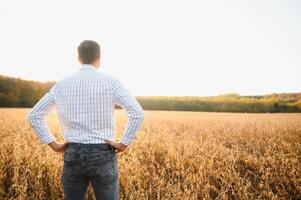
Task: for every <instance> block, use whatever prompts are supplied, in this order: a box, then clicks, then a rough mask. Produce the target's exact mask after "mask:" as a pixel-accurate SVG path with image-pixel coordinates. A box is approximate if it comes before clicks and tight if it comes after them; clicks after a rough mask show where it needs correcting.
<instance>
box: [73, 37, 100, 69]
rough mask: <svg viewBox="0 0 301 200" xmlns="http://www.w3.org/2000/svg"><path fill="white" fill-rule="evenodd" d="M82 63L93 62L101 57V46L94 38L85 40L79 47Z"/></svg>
mask: <svg viewBox="0 0 301 200" xmlns="http://www.w3.org/2000/svg"><path fill="white" fill-rule="evenodd" d="M77 52H78V57H79V58H80V60H81V61H82V64H91V63H93V62H94V61H95V60H96V59H97V58H99V57H100V46H99V44H98V43H97V42H94V41H92V40H84V41H82V42H81V43H80V45H79V46H78V48H77Z"/></svg>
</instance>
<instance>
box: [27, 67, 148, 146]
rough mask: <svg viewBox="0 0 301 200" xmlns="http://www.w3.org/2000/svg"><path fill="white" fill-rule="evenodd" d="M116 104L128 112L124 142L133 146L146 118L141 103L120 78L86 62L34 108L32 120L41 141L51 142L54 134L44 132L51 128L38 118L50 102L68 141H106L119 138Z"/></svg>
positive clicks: (49, 106)
mask: <svg viewBox="0 0 301 200" xmlns="http://www.w3.org/2000/svg"><path fill="white" fill-rule="evenodd" d="M115 104H117V105H120V106H121V107H122V108H124V109H125V110H126V112H127V114H128V117H129V120H128V126H127V128H126V130H125V131H124V134H123V138H122V140H121V143H123V144H125V145H129V144H130V143H131V142H132V141H133V140H134V138H135V134H136V132H137V131H138V129H139V128H140V126H141V124H142V121H143V110H142V108H141V106H140V104H139V103H138V102H137V101H136V99H135V98H134V97H133V96H132V95H131V94H130V93H129V91H128V90H127V89H126V88H125V87H124V86H123V84H122V83H121V82H120V81H119V80H118V79H116V78H115V77H113V76H110V75H107V74H105V73H101V72H99V71H98V70H97V69H96V68H94V67H93V66H92V65H90V64H83V65H81V68H80V70H78V71H77V72H76V73H74V74H72V75H70V76H68V77H66V78H64V79H62V80H60V81H59V82H58V83H57V84H55V85H54V86H53V87H52V88H51V89H50V90H49V92H48V93H47V94H46V95H45V96H44V97H43V98H42V99H41V100H40V102H38V103H37V104H36V105H35V106H34V107H33V109H32V111H31V113H30V114H29V120H30V121H31V124H32V127H33V128H34V129H35V130H36V132H37V134H38V136H39V138H40V140H41V142H42V143H49V142H50V141H51V140H53V137H51V135H50V133H49V134H45V132H43V130H47V127H43V126H41V125H42V124H41V123H35V121H36V120H37V119H42V116H44V115H45V114H46V113H45V106H46V105H47V109H46V111H47V112H48V111H50V110H51V109H52V108H53V107H54V106H55V107H56V109H57V112H58V116H59V120H60V123H61V128H62V132H63V134H64V137H65V139H66V140H67V141H68V142H78V143H105V142H106V141H105V140H110V141H115V119H114V108H115ZM36 122H37V121H36Z"/></svg>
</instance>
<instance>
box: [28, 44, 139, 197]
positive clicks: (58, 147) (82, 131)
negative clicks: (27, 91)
mask: <svg viewBox="0 0 301 200" xmlns="http://www.w3.org/2000/svg"><path fill="white" fill-rule="evenodd" d="M78 60H79V62H80V63H81V68H80V69H79V70H78V71H77V72H76V73H74V74H72V75H70V76H68V77H65V78H64V79H62V80H60V81H59V82H57V83H56V84H55V85H54V86H53V87H52V88H50V90H49V91H48V92H47V93H46V94H45V95H44V96H43V97H42V98H41V99H40V100H39V101H38V102H37V103H36V104H35V105H34V107H33V108H32V110H31V112H29V114H28V122H29V123H30V125H31V127H32V128H33V129H34V131H35V133H36V134H37V136H38V137H39V139H40V142H41V143H42V144H48V145H49V146H50V147H51V148H52V149H53V150H54V151H56V152H64V165H63V170H62V176H61V180H62V183H63V189H64V200H74V199H78V200H84V199H85V196H86V192H87V187H88V185H89V182H91V183H92V187H93V190H94V193H95V197H96V199H97V200H100V199H101V200H109V199H110V200H118V199H119V173H118V162H117V155H116V154H117V153H118V152H123V151H125V150H126V149H127V148H128V146H129V145H130V144H131V143H132V142H133V140H134V139H135V136H136V134H137V131H138V130H139V128H140V127H141V125H142V122H143V119H144V113H143V110H142V108H141V106H140V104H139V103H138V102H137V100H136V99H135V98H134V97H133V96H132V95H131V94H130V92H129V91H128V90H127V89H126V88H125V87H124V85H123V84H122V83H121V82H120V81H119V80H118V79H117V78H115V77H113V76H110V75H107V74H104V73H101V72H99V71H98V70H97V69H98V68H99V66H100V46H99V44H98V43H97V42H95V41H92V40H85V41H83V42H81V44H80V45H79V46H78ZM115 104H117V105H119V106H121V107H122V108H123V109H125V110H126V112H127V116H128V122H127V126H126V128H125V130H124V133H123V136H122V139H121V141H120V142H115V119H114V108H115ZM54 108H56V109H57V113H58V116H59V120H60V125H61V128H62V132H63V134H64V137H65V142H64V143H58V142H57V141H56V140H55V138H54V136H53V135H52V134H51V132H50V130H49V128H48V126H47V124H46V120H45V116H46V115H47V114H48V113H49V112H50V111H51V110H52V109H54ZM116 150H117V151H116Z"/></svg>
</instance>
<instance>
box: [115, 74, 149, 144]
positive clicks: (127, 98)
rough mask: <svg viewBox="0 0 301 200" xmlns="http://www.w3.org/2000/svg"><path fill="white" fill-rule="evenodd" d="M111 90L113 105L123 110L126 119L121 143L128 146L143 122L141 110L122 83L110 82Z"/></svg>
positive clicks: (116, 80) (117, 81)
mask: <svg viewBox="0 0 301 200" xmlns="http://www.w3.org/2000/svg"><path fill="white" fill-rule="evenodd" d="M112 89H113V99H114V103H116V104H117V105H119V106H121V107H122V108H123V109H125V111H126V113H127V117H128V122H127V125H126V128H125V130H124V133H123V136H122V139H121V143H122V144H124V145H130V144H131V143H132V142H133V140H134V139H135V137H136V134H137V132H138V130H139V129H140V127H141V125H142V122H143V120H144V113H143V109H142V107H141V105H140V104H139V103H138V101H137V100H136V99H135V97H134V96H132V95H131V94H130V92H129V91H128V89H127V88H125V86H124V85H123V83H122V82H121V81H119V80H118V79H116V78H114V79H113V81H112Z"/></svg>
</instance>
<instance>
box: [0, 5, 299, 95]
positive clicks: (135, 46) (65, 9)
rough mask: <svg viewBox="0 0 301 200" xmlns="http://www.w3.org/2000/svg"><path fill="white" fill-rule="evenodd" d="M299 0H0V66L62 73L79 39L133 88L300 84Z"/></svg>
mask: <svg viewBox="0 0 301 200" xmlns="http://www.w3.org/2000/svg"><path fill="white" fill-rule="evenodd" d="M300 9H301V3H300V1H297V0H295V1H291V0H283V1H276V0H273V1H272V0H271V1H267V0H258V1H256V0H252V1H251V0H250V1H243V0H237V1H234V0H227V1H221V0H220V1H218V0H215V1H200V0H195V1H193V0H182V1H178V0H152V1H143V0H127V1H124V0H111V1H101V0H95V1H91V0H85V1H78V0H72V1H71V0H69V1H68V0H64V1H59V0H51V1H38V0H36V1H33V0H27V1H21V0H20V1H16V0H10V1H1V3H0V24H1V32H0V74H2V75H7V76H13V77H18V78H23V79H27V80H37V81H43V82H45V81H58V80H60V79H62V78H63V77H65V76H68V75H69V74H72V73H74V72H76V71H77V70H79V68H80V64H79V63H78V61H77V47H78V45H79V43H80V42H81V41H83V40H85V39H91V40H95V41H96V42H98V43H99V44H100V45H101V51H102V56H101V67H100V69H99V71H101V72H104V73H107V74H110V75H113V76H115V77H117V78H119V80H121V81H122V82H123V83H124V85H125V86H126V87H127V88H128V89H129V91H130V92H131V93H132V94H133V95H140V96H214V95H220V94H227V93H239V94H241V95H262V94H270V93H275V92H276V93H280V92H301V87H300V86H301V78H299V77H300V74H301V23H300V22H301V12H300Z"/></svg>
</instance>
